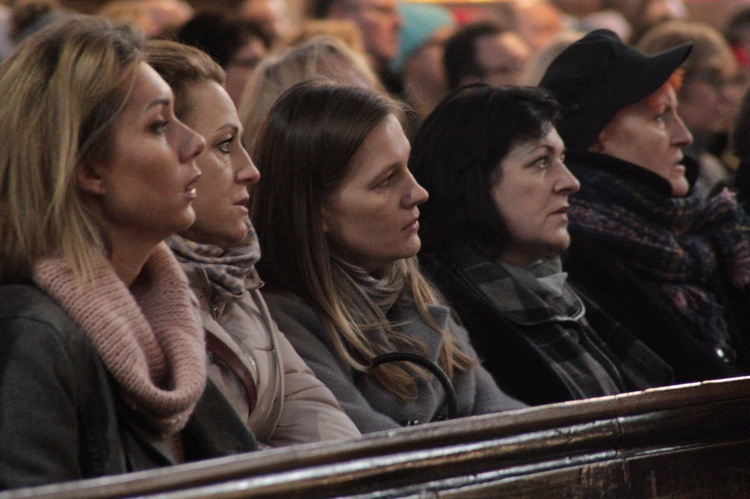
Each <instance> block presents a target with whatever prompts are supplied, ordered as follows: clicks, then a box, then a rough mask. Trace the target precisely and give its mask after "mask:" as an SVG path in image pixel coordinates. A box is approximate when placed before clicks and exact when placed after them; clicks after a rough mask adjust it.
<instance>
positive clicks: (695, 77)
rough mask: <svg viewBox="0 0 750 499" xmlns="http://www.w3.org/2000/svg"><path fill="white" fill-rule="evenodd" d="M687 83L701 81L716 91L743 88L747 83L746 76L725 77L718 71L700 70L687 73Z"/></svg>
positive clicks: (738, 74)
mask: <svg viewBox="0 0 750 499" xmlns="http://www.w3.org/2000/svg"><path fill="white" fill-rule="evenodd" d="M685 81H700V82H703V83H705V84H707V85H710V86H711V87H713V88H715V89H716V90H725V89H729V88H736V87H741V86H743V85H745V84H746V83H747V80H746V78H745V76H744V75H743V74H741V73H737V74H735V75H732V76H725V75H723V74H722V73H721V71H719V70H718V69H699V70H696V71H691V72H689V73H685Z"/></svg>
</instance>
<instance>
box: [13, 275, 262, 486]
mask: <svg viewBox="0 0 750 499" xmlns="http://www.w3.org/2000/svg"><path fill="white" fill-rule="evenodd" d="M180 436H181V441H182V447H183V453H184V459H185V461H195V460H199V459H207V458H212V457H219V456H226V455H229V454H236V453H240V452H246V451H251V450H255V449H256V448H257V445H256V442H255V439H254V437H253V435H252V434H251V433H250V431H249V430H248V429H247V427H246V426H245V425H244V423H242V421H241V420H240V419H239V417H238V416H237V415H236V413H235V412H234V410H233V409H232V407H231V406H230V405H229V403H228V402H227V401H226V399H224V397H223V395H221V393H220V392H219V391H218V389H217V388H216V387H215V386H214V385H213V384H212V383H210V382H209V383H208V384H207V385H206V389H205V391H204V393H203V396H202V398H201V399H200V400H199V402H198V404H197V406H196V408H195V410H194V411H193V414H192V416H191V417H190V420H189V421H188V423H187V425H186V427H185V428H184V429H183V430H182V432H181V434H180ZM170 464H174V460H173V458H172V454H171V452H170V451H169V449H168V447H167V443H166V442H165V441H164V440H163V439H162V438H161V437H160V436H159V435H158V434H155V433H153V432H151V431H149V430H148V429H147V428H145V427H144V426H143V425H142V424H140V423H139V419H138V417H137V416H136V415H134V414H133V413H132V412H131V410H130V409H129V408H127V406H126V404H125V403H124V402H123V400H122V399H121V398H120V397H119V395H118V390H117V389H115V388H114V386H113V383H112V381H111V380H110V377H109V375H108V374H107V371H106V369H105V367H104V365H103V363H102V361H101V359H100V357H99V355H98V353H97V352H96V350H95V349H94V347H93V346H92V345H91V343H89V341H88V340H87V339H86V338H85V337H84V335H83V332H82V331H81V330H80V329H79V328H78V327H77V326H76V325H75V324H74V323H73V321H72V320H71V319H70V318H69V317H68V316H67V315H66V314H65V312H64V311H63V310H62V309H61V308H60V307H59V306H58V305H57V303H56V302H54V301H53V300H52V299H51V298H49V297H48V296H47V295H46V294H44V293H42V292H41V291H39V290H38V289H37V288H35V287H33V286H30V285H5V286H0V490H2V489H7V488H16V487H28V486H35V485H42V484H47V483H54V482H62V481H69V480H77V479H82V478H93V477H99V476H104V475H112V474H118V473H125V472H128V471H137V470H145V469H149V468H156V467H160V466H166V465H170Z"/></svg>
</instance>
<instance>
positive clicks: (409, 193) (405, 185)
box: [321, 115, 427, 273]
mask: <svg viewBox="0 0 750 499" xmlns="http://www.w3.org/2000/svg"><path fill="white" fill-rule="evenodd" d="M410 150H411V148H410V146H409V141H408V140H407V139H406V136H405V135H404V131H403V129H402V128H401V124H400V123H399V121H398V120H397V119H396V118H395V117H394V116H392V115H391V116H388V117H387V118H386V119H384V120H383V121H382V122H381V123H380V124H379V125H378V126H377V127H375V128H374V129H373V130H372V132H370V134H369V135H368V136H367V138H366V139H365V141H364V142H363V143H362V145H361V146H360V148H359V149H358V150H357V152H356V153H355V154H354V156H353V157H352V159H351V162H350V164H349V167H348V168H349V171H348V172H347V174H346V175H345V176H344V178H343V180H342V181H341V184H340V185H339V186H338V188H337V189H336V190H335V191H333V192H332V193H331V194H330V195H329V196H328V197H327V199H326V200H325V201H324V202H323V206H322V210H321V211H322V215H323V230H324V231H325V233H326V235H327V236H328V240H329V243H330V245H331V250H332V252H333V254H334V255H336V256H337V257H339V258H341V259H342V260H344V261H346V262H348V263H351V264H353V265H357V266H359V267H362V268H363V269H364V270H365V271H366V272H368V273H372V272H373V271H375V270H377V269H379V268H381V267H383V266H384V265H386V264H388V263H390V262H393V261H395V260H399V259H401V258H408V257H411V256H414V255H416V254H417V252H418V251H419V248H420V247H421V244H422V243H421V241H420V240H419V235H418V234H417V231H418V230H419V222H418V219H419V210H418V209H417V206H418V205H420V204H422V203H424V202H425V201H426V200H427V191H425V190H424V189H423V188H422V187H421V186H420V185H419V184H417V182H416V180H414V177H413V176H412V175H411V172H410V171H409V170H408V168H407V167H406V162H407V161H408V159H409V151H410Z"/></svg>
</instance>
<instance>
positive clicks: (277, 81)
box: [239, 35, 382, 155]
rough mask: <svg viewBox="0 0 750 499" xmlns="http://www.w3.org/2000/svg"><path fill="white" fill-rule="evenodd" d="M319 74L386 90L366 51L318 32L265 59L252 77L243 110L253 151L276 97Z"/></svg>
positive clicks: (246, 141) (248, 143)
mask: <svg viewBox="0 0 750 499" xmlns="http://www.w3.org/2000/svg"><path fill="white" fill-rule="evenodd" d="M315 78H325V79H328V80H331V81H333V82H336V83H342V84H350V85H356V86H360V87H363V88H371V89H375V90H382V86H381V85H380V83H379V81H378V77H377V76H376V75H375V73H373V71H372V70H371V69H370V67H369V66H368V65H367V62H366V61H365V59H364V57H363V56H362V54H359V53H357V52H356V51H354V50H353V49H351V48H349V47H348V46H347V45H346V44H345V43H344V42H342V41H341V40H339V39H337V38H333V37H331V36H325V35H321V36H316V37H314V38H311V39H310V40H307V41H304V42H301V43H300V44H298V45H294V46H292V47H289V48H287V49H286V50H284V51H282V52H279V53H278V54H275V55H271V56H269V57H267V58H266V59H264V60H263V61H261V63H260V64H259V65H258V67H257V68H256V70H255V72H254V73H253V76H252V77H251V78H250V81H248V83H247V86H246V87H245V91H244V93H243V94H242V100H241V101H240V106H239V112H240V119H241V120H242V124H243V125H244V127H245V133H244V134H243V137H242V143H243V144H245V147H246V148H247V150H248V152H250V154H251V155H252V154H253V153H254V152H255V142H256V141H257V139H258V133H259V132H260V128H261V126H263V122H264V120H265V118H266V115H267V114H268V111H269V110H270V109H271V106H273V104H274V102H276V99H278V98H279V96H280V95H281V94H283V93H284V92H286V91H287V90H288V89H289V88H291V87H292V86H294V85H295V84H297V83H299V82H302V81H306V80H311V79H315Z"/></svg>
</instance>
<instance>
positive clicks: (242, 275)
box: [167, 223, 260, 302]
mask: <svg viewBox="0 0 750 499" xmlns="http://www.w3.org/2000/svg"><path fill="white" fill-rule="evenodd" d="M167 244H168V245H169V247H170V248H172V251H174V254H175V256H176V257H177V260H178V261H179V262H180V264H182V266H183V267H185V268H186V270H189V269H190V268H191V267H194V268H201V269H203V270H205V271H206V275H208V280H209V281H210V283H211V288H212V289H213V291H214V293H216V294H217V295H218V296H219V298H221V299H222V300H223V301H226V302H238V301H240V300H241V299H242V295H243V293H244V292H245V279H246V278H247V277H248V276H249V275H250V274H255V264H256V263H257V262H258V260H260V244H259V243H258V237H257V236H256V234H255V229H254V228H253V226H252V225H251V224H249V223H248V235H247V238H245V240H244V241H243V242H242V243H240V244H238V245H236V246H231V247H229V248H220V247H218V246H214V245H212V244H200V243H196V242H194V241H191V240H189V239H185V238H184V237H182V236H179V235H174V236H172V237H170V238H169V239H167ZM255 275H256V276H257V274H255ZM259 281H260V280H259V279H258V282H259Z"/></svg>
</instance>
